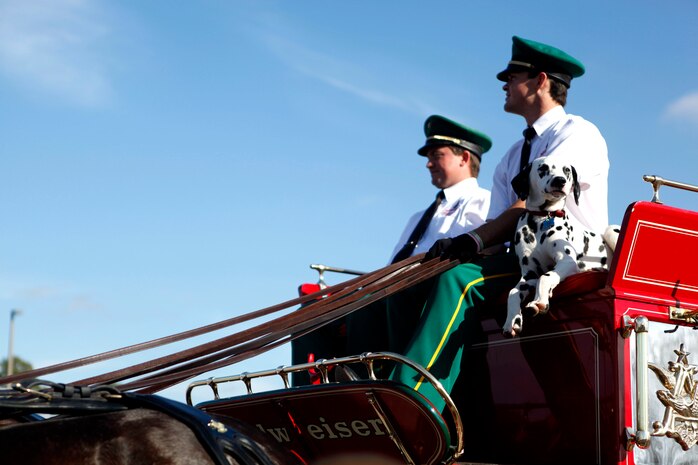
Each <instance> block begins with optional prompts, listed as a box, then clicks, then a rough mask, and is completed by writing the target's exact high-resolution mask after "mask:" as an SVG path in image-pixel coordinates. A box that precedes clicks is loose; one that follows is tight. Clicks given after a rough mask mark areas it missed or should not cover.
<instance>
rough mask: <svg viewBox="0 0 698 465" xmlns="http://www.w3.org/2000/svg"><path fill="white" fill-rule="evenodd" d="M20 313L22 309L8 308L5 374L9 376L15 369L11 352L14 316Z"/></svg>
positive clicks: (13, 339) (13, 336) (13, 340)
mask: <svg viewBox="0 0 698 465" xmlns="http://www.w3.org/2000/svg"><path fill="white" fill-rule="evenodd" d="M21 313H22V311H21V310H18V309H16V308H13V309H12V310H10V342H9V344H8V347H7V376H10V375H11V374H12V373H14V371H15V356H14V354H13V353H12V349H13V345H14V342H15V316H17V315H19V314H21Z"/></svg>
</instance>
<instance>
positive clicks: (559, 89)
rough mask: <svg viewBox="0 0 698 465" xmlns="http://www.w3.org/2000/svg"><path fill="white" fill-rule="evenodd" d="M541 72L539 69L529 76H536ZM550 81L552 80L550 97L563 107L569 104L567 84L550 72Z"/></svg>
mask: <svg viewBox="0 0 698 465" xmlns="http://www.w3.org/2000/svg"><path fill="white" fill-rule="evenodd" d="M538 74H540V73H539V72H537V71H531V72H530V73H528V77H529V78H531V79H532V78H534V77H536V76H538ZM546 75H547V76H548V81H550V97H552V99H553V100H555V101H556V102H557V103H559V104H560V105H562V106H563V107H564V106H565V105H566V104H567V86H566V85H564V84H563V83H562V82H560V81H558V80H557V79H555V78H553V77H551V76H550V75H549V74H548V73H546Z"/></svg>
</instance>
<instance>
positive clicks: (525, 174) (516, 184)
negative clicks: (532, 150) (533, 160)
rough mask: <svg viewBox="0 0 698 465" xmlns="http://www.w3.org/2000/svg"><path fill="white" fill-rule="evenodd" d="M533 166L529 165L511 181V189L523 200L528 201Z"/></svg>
mask: <svg viewBox="0 0 698 465" xmlns="http://www.w3.org/2000/svg"><path fill="white" fill-rule="evenodd" d="M530 175H531V164H530V163H529V164H528V165H526V166H525V167H524V169H522V170H521V172H520V173H519V174H517V175H516V176H514V179H512V180H511V187H512V188H513V189H514V192H515V193H516V195H518V196H519V198H520V199H521V200H526V199H527V198H528V194H529V192H530V189H531V182H530V179H529V177H530Z"/></svg>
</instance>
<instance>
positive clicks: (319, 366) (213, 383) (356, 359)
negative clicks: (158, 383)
mask: <svg viewBox="0 0 698 465" xmlns="http://www.w3.org/2000/svg"><path fill="white" fill-rule="evenodd" d="M376 360H390V361H393V362H397V363H401V364H403V365H406V366H408V367H410V368H412V369H413V370H415V371H416V372H418V373H419V374H420V375H421V376H423V377H424V379H425V380H427V382H429V384H431V385H432V386H433V387H434V389H435V390H436V392H438V393H439V395H440V396H441V397H442V398H443V400H444V401H445V403H446V407H447V408H448V411H449V413H450V414H451V417H452V418H453V424H454V426H455V429H456V437H457V447H456V452H455V454H454V458H458V457H459V456H460V455H461V454H463V451H464V442H465V441H464V431H463V421H462V420H461V417H460V413H459V412H458V409H457V408H456V404H455V403H454V402H453V399H451V396H450V395H449V394H448V392H446V390H445V389H444V387H443V386H442V385H441V383H440V382H439V380H438V379H436V378H435V377H434V375H432V374H431V373H430V372H429V371H427V370H426V369H425V368H424V367H422V366H421V365H419V364H417V363H415V362H413V361H412V360H410V359H409V358H407V357H404V356H402V355H399V354H396V353H393V352H365V353H363V354H361V355H352V356H348V357H338V358H333V359H320V360H317V361H315V362H311V363H302V364H298V365H291V366H285V365H284V366H280V367H278V368H275V369H271V370H262V371H257V372H253V373H247V372H245V373H241V374H238V375H233V376H222V377H217V378H208V379H205V380H201V381H194V382H192V383H190V384H189V386H188V387H187V392H186V400H187V404H189V405H193V403H192V398H191V393H192V391H193V390H194V388H196V387H200V386H208V387H209V388H210V389H211V390H212V392H213V395H214V399H215V400H218V399H220V397H219V394H218V385H219V384H222V383H229V382H236V381H242V382H243V383H244V384H245V387H246V388H247V392H248V394H251V393H252V380H253V379H256V378H264V377H269V376H279V377H281V379H282V380H283V383H284V388H286V389H288V388H290V384H289V382H288V375H289V373H297V372H310V370H316V371H318V372H319V373H320V375H321V382H322V384H328V383H329V382H330V381H329V377H328V375H327V373H328V370H329V368H330V367H332V366H336V365H346V364H351V363H363V364H364V365H365V366H366V369H367V371H368V376H369V379H370V380H377V379H378V378H377V377H376V373H375V371H374V369H373V363H374V362H375V361H376Z"/></svg>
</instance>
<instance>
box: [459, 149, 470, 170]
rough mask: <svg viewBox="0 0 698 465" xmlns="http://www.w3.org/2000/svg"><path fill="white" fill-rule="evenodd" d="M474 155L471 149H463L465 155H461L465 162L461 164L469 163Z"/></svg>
mask: <svg viewBox="0 0 698 465" xmlns="http://www.w3.org/2000/svg"><path fill="white" fill-rule="evenodd" d="M472 156H473V155H472V154H471V153H470V150H463V155H461V160H462V162H463V165H461V166H465V165H467V164H468V163H470V157H472Z"/></svg>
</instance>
